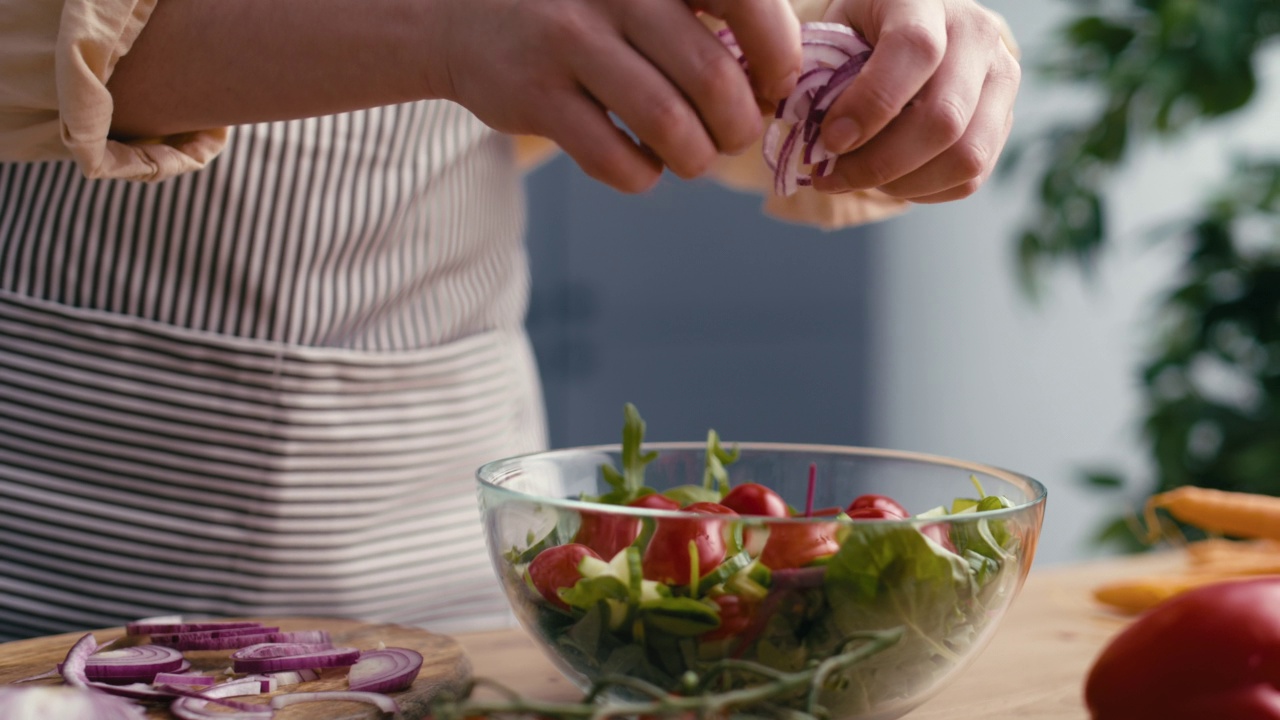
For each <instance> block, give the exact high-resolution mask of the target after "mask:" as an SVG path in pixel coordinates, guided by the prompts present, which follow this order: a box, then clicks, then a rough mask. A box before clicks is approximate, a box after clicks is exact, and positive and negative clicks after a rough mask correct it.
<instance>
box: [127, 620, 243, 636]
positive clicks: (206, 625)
mask: <svg viewBox="0 0 1280 720" xmlns="http://www.w3.org/2000/svg"><path fill="white" fill-rule="evenodd" d="M248 627H262V623H257V622H252V621H248V620H204V621H199V622H182V618H180V617H178V616H166V617H158V618H147V619H145V620H138V621H136V622H131V623H128V624H126V625H125V626H124V632H125V634H126V635H154V634H158V633H186V632H198V631H202V630H227V629H230V628H248Z"/></svg>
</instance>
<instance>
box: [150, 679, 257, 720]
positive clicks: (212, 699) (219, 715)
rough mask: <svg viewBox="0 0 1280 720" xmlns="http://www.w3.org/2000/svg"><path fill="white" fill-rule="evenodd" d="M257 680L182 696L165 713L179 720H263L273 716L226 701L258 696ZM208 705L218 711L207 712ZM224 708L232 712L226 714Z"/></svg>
mask: <svg viewBox="0 0 1280 720" xmlns="http://www.w3.org/2000/svg"><path fill="white" fill-rule="evenodd" d="M261 694H262V683H261V682H260V681H259V680H256V679H251V680H232V681H230V682H224V683H220V684H218V685H214V686H213V687H210V688H206V689H205V690H203V691H201V692H200V693H198V694H190V695H183V696H182V697H180V698H178V699H177V700H174V701H173V704H172V705H170V706H169V712H171V713H173V714H174V716H175V717H177V718H179V719H180V720H267V719H269V718H270V717H271V716H272V715H274V714H275V710H273V709H272V708H271V707H270V706H268V705H251V704H249V703H241V702H235V701H232V700H227V699H226V698H232V697H243V696H246V695H261ZM209 703H215V704H217V705H218V706H219V707H218V708H217V709H210V708H209ZM226 708H230V709H231V710H232V711H231V712H228V711H227V710H226Z"/></svg>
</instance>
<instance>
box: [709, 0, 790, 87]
mask: <svg viewBox="0 0 1280 720" xmlns="http://www.w3.org/2000/svg"><path fill="white" fill-rule="evenodd" d="M690 4H691V5H692V6H693V7H694V8H695V9H699V10H703V11H705V12H706V13H707V14H709V15H712V16H713V17H718V18H720V19H721V20H724V21H725V24H726V25H728V26H729V29H730V30H732V31H733V36H734V38H736V39H737V41H738V45H739V47H741V48H742V54H743V55H744V56H745V57H746V59H747V67H748V68H750V74H751V83H752V85H753V86H754V87H755V91H756V94H757V95H759V96H760V97H762V98H764V99H766V100H771V101H773V102H777V101H779V100H782V99H783V98H785V97H787V96H788V95H790V94H791V91H792V90H794V89H795V87H796V80H797V79H798V78H799V77H800V66H801V64H802V62H803V53H802V52H801V49H800V20H799V19H798V18H796V14H795V11H794V10H792V9H791V4H790V3H789V2H785V0H692V2H691V3H690Z"/></svg>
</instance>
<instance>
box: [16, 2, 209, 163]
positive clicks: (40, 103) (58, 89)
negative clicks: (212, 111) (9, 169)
mask: <svg viewBox="0 0 1280 720" xmlns="http://www.w3.org/2000/svg"><path fill="white" fill-rule="evenodd" d="M156 1H157V0H66V1H65V2H63V3H58V2H52V1H50V0H0V18H4V20H5V22H4V23H3V24H4V26H5V30H4V31H3V32H2V34H0V37H2V38H3V41H2V42H0V160H5V161H16V162H36V161H42V160H61V159H68V158H70V159H74V160H75V161H76V163H77V164H78V165H79V166H80V169H81V171H82V172H83V173H84V174H85V175H86V176H87V177H91V178H125V179H129V180H161V179H164V178H166V177H171V176H173V175H177V174H179V173H183V172H187V171H190V170H195V169H198V168H200V167H203V166H204V165H205V164H206V163H208V162H209V160H211V159H213V157H214V156H215V155H217V154H218V152H219V151H220V150H221V149H222V147H223V145H224V144H225V143H226V129H225V128H217V129H212V130H208V131H204V132H196V133H185V134H182V135H175V136H171V137H164V138H154V139H146V140H139V141H129V142H121V141H118V140H114V139H111V138H109V137H108V134H109V131H110V129H111V111H112V103H111V94H110V93H109V92H108V91H107V87H106V83H107V80H108V79H109V78H110V77H111V72H112V70H113V69H114V68H115V64H116V61H118V60H119V59H120V57H121V56H122V55H124V54H125V53H126V52H128V51H129V48H130V47H131V46H132V45H133V42H134V40H135V39H137V37H138V34H139V33H140V32H141V31H142V28H143V27H144V26H145V25H146V23H147V19H148V18H149V17H150V15H151V10H152V9H153V8H154V7H155V3H156Z"/></svg>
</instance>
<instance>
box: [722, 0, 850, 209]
mask: <svg viewBox="0 0 1280 720" xmlns="http://www.w3.org/2000/svg"><path fill="white" fill-rule="evenodd" d="M717 36H718V37H719V38H720V41H721V42H722V43H724V46H725V47H726V48H727V49H728V50H729V52H730V53H732V54H733V56H734V57H735V58H737V59H738V61H739V62H740V63H742V64H743V67H744V68H745V67H746V61H745V59H744V56H743V54H742V48H741V47H740V46H739V45H738V42H737V39H736V38H734V36H733V33H732V31H730V30H728V29H727V28H726V29H724V30H721V31H720V32H719V33H718V34H717ZM800 40H801V48H802V51H803V53H804V58H803V64H802V66H801V74H800V78H799V80H797V81H796V87H795V90H793V91H792V93H791V94H790V95H789V96H787V98H786V99H784V100H783V101H782V102H780V103H779V104H778V107H777V111H776V112H775V114H774V119H773V121H772V122H771V123H770V124H769V127H768V129H767V130H766V131H765V135H764V139H763V142H762V144H761V150H762V153H763V155H764V160H765V163H766V164H767V165H768V166H769V169H770V170H771V171H772V172H773V191H774V193H776V194H778V195H783V196H786V195H792V194H794V193H795V191H796V189H797V188H799V187H803V186H808V185H812V184H813V178H814V177H823V176H826V175H830V174H831V173H832V172H833V171H834V170H835V160H836V155H835V153H832V152H831V151H829V150H827V148H826V146H824V145H823V144H822V140H821V138H820V137H819V135H820V134H821V128H822V122H823V120H824V119H825V118H826V115H827V110H828V109H830V108H831V105H832V103H834V102H835V100H836V98H837V97H839V96H840V94H841V93H842V92H844V90H845V88H847V87H849V85H850V84H851V83H852V82H853V79H854V78H855V77H857V76H858V73H860V72H861V71H862V67H863V66H864V65H865V64H866V62H867V58H869V57H870V56H871V45H870V44H868V43H867V42H866V40H865V39H863V37H862V36H861V35H859V34H858V32H857V31H855V30H854V29H852V28H850V27H846V26H844V25H840V24H838V23H803V24H802V25H801V26H800Z"/></svg>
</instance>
